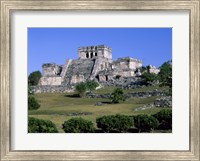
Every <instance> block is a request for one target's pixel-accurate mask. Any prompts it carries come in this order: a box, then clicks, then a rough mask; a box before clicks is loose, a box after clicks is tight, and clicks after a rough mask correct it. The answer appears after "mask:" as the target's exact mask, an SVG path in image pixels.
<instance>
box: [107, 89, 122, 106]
mask: <svg viewBox="0 0 200 161" xmlns="http://www.w3.org/2000/svg"><path fill="white" fill-rule="evenodd" d="M110 99H111V102H112V103H119V101H125V97H124V92H123V90H122V89H121V88H116V89H115V90H114V92H113V93H112V94H111V97H110Z"/></svg>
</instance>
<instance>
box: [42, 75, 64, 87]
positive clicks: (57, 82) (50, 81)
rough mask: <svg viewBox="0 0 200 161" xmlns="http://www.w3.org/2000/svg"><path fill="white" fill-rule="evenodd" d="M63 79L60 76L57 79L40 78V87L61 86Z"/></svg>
mask: <svg viewBox="0 0 200 161" xmlns="http://www.w3.org/2000/svg"><path fill="white" fill-rule="evenodd" d="M61 82H62V78H61V77H59V76H56V77H45V76H44V77H41V78H40V82H39V84H40V85H52V86H54V85H61Z"/></svg>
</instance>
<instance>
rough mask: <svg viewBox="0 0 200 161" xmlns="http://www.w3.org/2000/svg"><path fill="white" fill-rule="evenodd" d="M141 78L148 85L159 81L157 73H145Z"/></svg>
mask: <svg viewBox="0 0 200 161" xmlns="http://www.w3.org/2000/svg"><path fill="white" fill-rule="evenodd" d="M141 78H142V79H143V80H144V81H145V83H146V84H147V85H150V84H152V83H153V82H154V81H156V80H158V77H157V75H156V74H155V73H148V72H145V73H143V74H142V76H141Z"/></svg>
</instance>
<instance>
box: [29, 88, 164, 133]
mask: <svg viewBox="0 0 200 161" xmlns="http://www.w3.org/2000/svg"><path fill="white" fill-rule="evenodd" d="M113 89H114V87H109V88H104V89H99V90H97V91H95V93H101V94H103V93H111V92H112V91H113ZM155 89H158V90H161V89H164V88H163V87H158V86H155V87H145V88H141V89H131V90H125V91H124V93H128V92H138V91H149V90H155ZM74 94H75V93H70V94H58V93H41V94H35V96H36V99H37V100H38V102H39V103H40V105H41V106H40V108H39V109H38V110H32V111H29V116H31V117H35V118H40V119H45V120H51V121H52V122H54V123H55V124H56V126H57V128H58V130H59V132H63V130H62V128H61V127H62V126H61V125H62V124H63V122H64V121H66V120H68V119H70V118H72V117H82V118H84V119H87V120H91V121H93V122H94V123H95V121H96V118H97V117H100V116H103V115H112V114H125V115H138V114H154V113H157V112H159V111H160V109H161V108H152V109H146V110H141V111H134V109H135V108H137V107H141V106H143V105H145V104H149V103H153V101H154V100H155V99H156V98H157V97H148V98H131V99H128V100H126V101H125V102H121V103H119V104H110V100H109V99H101V98H79V97H76V95H74ZM96 102H105V103H106V104H105V105H103V106H95V103H96Z"/></svg>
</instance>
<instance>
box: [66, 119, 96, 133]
mask: <svg viewBox="0 0 200 161" xmlns="http://www.w3.org/2000/svg"><path fill="white" fill-rule="evenodd" d="M63 130H64V131H65V132H66V133H93V132H94V131H95V127H94V124H93V123H92V122H91V121H88V120H85V119H83V118H81V117H79V118H72V119H69V120H68V121H65V122H64V124H63Z"/></svg>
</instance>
